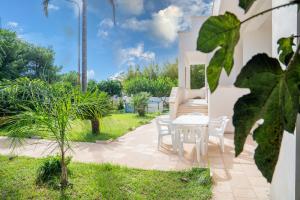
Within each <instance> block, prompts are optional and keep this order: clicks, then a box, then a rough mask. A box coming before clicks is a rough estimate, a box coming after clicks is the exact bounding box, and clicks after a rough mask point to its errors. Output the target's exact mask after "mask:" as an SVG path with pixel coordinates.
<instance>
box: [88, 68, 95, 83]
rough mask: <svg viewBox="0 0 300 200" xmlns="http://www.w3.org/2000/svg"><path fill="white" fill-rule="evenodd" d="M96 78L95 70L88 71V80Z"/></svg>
mask: <svg viewBox="0 0 300 200" xmlns="http://www.w3.org/2000/svg"><path fill="white" fill-rule="evenodd" d="M94 77H95V71H94V70H93V69H91V70H88V71H87V78H88V80H91V79H94Z"/></svg>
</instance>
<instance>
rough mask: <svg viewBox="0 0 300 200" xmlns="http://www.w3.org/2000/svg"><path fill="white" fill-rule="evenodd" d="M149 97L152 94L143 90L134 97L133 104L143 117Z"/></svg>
mask: <svg viewBox="0 0 300 200" xmlns="http://www.w3.org/2000/svg"><path fill="white" fill-rule="evenodd" d="M149 98H150V94H149V93H147V92H141V93H138V94H136V95H134V96H133V97H132V104H133V106H134V109H135V111H137V113H138V114H139V116H141V117H142V116H145V113H146V107H147V105H148V101H149Z"/></svg>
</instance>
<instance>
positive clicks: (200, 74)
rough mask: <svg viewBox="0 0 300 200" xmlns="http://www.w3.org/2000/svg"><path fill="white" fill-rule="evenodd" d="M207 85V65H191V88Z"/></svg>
mask: <svg viewBox="0 0 300 200" xmlns="http://www.w3.org/2000/svg"><path fill="white" fill-rule="evenodd" d="M204 86H205V65H193V66H191V89H200V88H203V87H204Z"/></svg>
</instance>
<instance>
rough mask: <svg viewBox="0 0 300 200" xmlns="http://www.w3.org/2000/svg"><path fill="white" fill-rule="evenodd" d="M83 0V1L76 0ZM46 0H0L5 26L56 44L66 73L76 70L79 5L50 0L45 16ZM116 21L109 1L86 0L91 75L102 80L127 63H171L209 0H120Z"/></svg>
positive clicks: (46, 43)
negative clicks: (182, 32)
mask: <svg viewBox="0 0 300 200" xmlns="http://www.w3.org/2000/svg"><path fill="white" fill-rule="evenodd" d="M75 1H78V2H80V0H75ZM41 2H42V0H26V1H25V0H0V17H1V24H2V27H3V28H8V29H11V30H13V31H16V32H17V33H18V35H19V37H20V38H22V39H24V40H26V41H29V42H31V43H34V44H38V45H42V46H45V47H48V46H50V47H52V48H53V49H54V51H55V52H56V56H55V64H56V65H61V66H63V72H67V71H70V70H76V69H77V22H78V21H77V15H78V13H77V9H76V7H75V6H74V5H73V4H71V3H69V2H68V1H66V0H52V1H51V2H50V3H51V4H50V7H49V16H48V18H47V17H45V15H44V13H43V10H42V4H41ZM116 3H117V7H116V25H115V26H114V25H113V23H112V9H111V6H110V4H109V3H108V1H107V0H88V76H89V78H90V79H96V80H104V79H107V78H109V77H110V76H113V75H115V74H117V73H118V72H121V71H126V69H127V68H128V66H129V65H136V64H139V65H141V66H143V65H147V64H148V63H151V62H154V63H158V64H161V63H164V62H168V61H170V62H172V61H174V60H175V59H176V57H177V51H178V47H177V46H178V42H177V32H178V31H180V30H185V29H187V28H188V26H189V17H190V16H194V15H196V16H199V15H207V14H209V13H210V8H211V5H212V3H211V0H117V2H116Z"/></svg>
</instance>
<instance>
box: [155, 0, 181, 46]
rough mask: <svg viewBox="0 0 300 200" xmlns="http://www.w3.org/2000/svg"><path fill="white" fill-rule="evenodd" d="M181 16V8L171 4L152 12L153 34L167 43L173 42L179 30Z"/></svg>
mask: <svg viewBox="0 0 300 200" xmlns="http://www.w3.org/2000/svg"><path fill="white" fill-rule="evenodd" d="M182 16H183V12H182V10H181V9H180V8H179V7H177V6H173V5H171V6H169V7H167V8H166V9H164V10H160V11H159V12H158V13H155V14H153V23H152V26H153V30H154V35H156V36H157V37H158V38H161V39H163V40H164V41H166V42H167V43H172V42H174V41H175V40H176V38H177V32H178V31H179V30H180V24H181V18H182Z"/></svg>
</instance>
